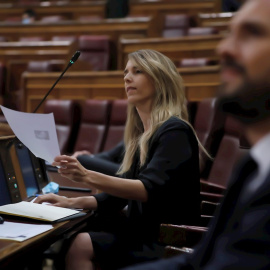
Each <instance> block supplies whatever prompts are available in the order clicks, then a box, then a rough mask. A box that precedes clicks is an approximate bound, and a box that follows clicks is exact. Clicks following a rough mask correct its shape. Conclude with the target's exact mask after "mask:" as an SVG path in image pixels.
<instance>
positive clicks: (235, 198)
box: [125, 159, 270, 270]
mask: <svg viewBox="0 0 270 270" xmlns="http://www.w3.org/2000/svg"><path fill="white" fill-rule="evenodd" d="M246 161H247V159H246V160H245V161H243V163H242V164H241V165H240V166H239V167H238V169H237V170H236V171H235V174H234V176H233V179H232V181H231V185H230V187H229V188H228V192H227V194H226V196H225V198H224V201H223V203H222V204H221V206H220V208H219V209H218V211H217V213H216V215H215V216H216V217H215V219H214V220H213V222H212V224H211V226H210V229H209V232H208V233H207V234H206V236H205V238H204V240H202V241H201V243H200V245H199V246H198V247H197V248H196V249H195V252H194V253H193V254H191V255H189V256H176V257H173V258H171V259H167V260H160V261H157V262H153V263H149V264H145V265H140V266H137V267H136V266H135V267H130V268H125V269H126V270H139V269H140V270H152V269H155V270H161V269H164V270H165V269H169V270H175V269H215V270H220V269H229V270H236V269H237V270H240V269H256V270H259V269H270V174H269V175H268V176H267V178H266V179H265V181H264V183H263V184H262V186H261V187H259V188H258V189H257V190H256V191H255V192H254V193H253V194H247V193H246V192H245V187H246V183H245V179H246V178H247V177H246V176H248V175H250V174H251V169H252V166H253V163H252V162H247V163H246ZM254 180H255V181H256V179H254Z"/></svg>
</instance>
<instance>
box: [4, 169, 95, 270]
mask: <svg viewBox="0 0 270 270" xmlns="http://www.w3.org/2000/svg"><path fill="white" fill-rule="evenodd" d="M49 177H51V178H53V180H54V181H56V182H58V183H60V184H61V185H66V186H67V185H68V186H76V187H86V186H83V185H82V184H77V183H73V182H71V181H69V180H67V179H63V178H61V176H60V175H58V174H57V173H54V172H50V173H49ZM66 181H67V182H66ZM59 194H60V195H64V196H68V197H78V196H87V195H90V194H89V193H88V194H86V193H85V192H78V191H77V192H73V191H68V192H67V191H60V193H59ZM90 216H91V212H89V213H87V215H85V216H83V217H80V218H77V219H73V220H69V221H64V222H61V223H57V224H53V227H54V228H53V229H52V230H50V231H48V232H45V233H43V234H40V235H37V236H36V237H33V238H30V239H29V240H26V241H23V242H15V241H7V240H0V269H1V270H5V269H6V270H7V269H21V267H22V266H23V265H24V264H26V263H29V261H31V260H33V258H35V256H38V255H40V254H42V253H43V252H44V251H45V250H46V249H47V248H49V247H50V245H51V244H53V243H54V242H55V241H57V240H59V239H61V238H63V237H66V236H70V235H72V234H74V233H76V232H78V231H79V230H80V229H82V228H83V227H84V226H85V225H86V220H87V219H88V218H89V217H90ZM8 221H11V222H24V221H19V220H18V219H17V218H15V217H10V218H9V219H8ZM27 223H32V224H36V223H38V222H35V221H32V220H31V221H29V222H28V221H27ZM39 224H40V223H39Z"/></svg>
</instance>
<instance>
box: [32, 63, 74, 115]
mask: <svg viewBox="0 0 270 270" xmlns="http://www.w3.org/2000/svg"><path fill="white" fill-rule="evenodd" d="M72 64H73V63H72V62H69V63H68V65H67V66H66V68H65V70H64V71H63V72H62V73H61V75H60V76H59V78H58V79H57V80H56V81H55V83H54V84H53V86H52V87H51V89H50V90H49V91H48V93H47V94H46V95H45V96H44V98H43V99H42V100H41V101H40V103H39V104H38V106H37V107H36V108H35V110H34V111H33V113H35V112H36V111H37V110H38V109H39V107H40V106H41V105H42V103H43V102H44V101H45V99H46V98H47V96H48V95H49V94H50V93H51V91H52V90H53V89H54V87H55V86H56V84H57V83H58V82H59V80H61V78H62V77H63V75H64V74H65V72H66V71H67V70H68V69H69V67H70V66H71V65H72Z"/></svg>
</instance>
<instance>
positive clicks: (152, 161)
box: [94, 117, 200, 243]
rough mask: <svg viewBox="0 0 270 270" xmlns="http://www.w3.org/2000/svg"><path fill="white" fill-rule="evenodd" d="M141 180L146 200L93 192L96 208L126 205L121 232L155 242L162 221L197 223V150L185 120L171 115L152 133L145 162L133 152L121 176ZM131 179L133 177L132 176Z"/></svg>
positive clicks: (111, 209) (103, 209) (106, 210)
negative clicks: (134, 155)
mask: <svg viewBox="0 0 270 270" xmlns="http://www.w3.org/2000/svg"><path fill="white" fill-rule="evenodd" d="M123 177H125V178H127V179H136V180H140V181H142V183H143V184H144V186H145V188H146V190H147V192H148V200H147V202H144V203H142V202H139V201H135V200H127V199H122V198H118V197H115V196H112V195H109V194H107V193H100V194H97V195H94V196H95V198H96V200H97V202H98V209H97V212H98V213H100V214H102V213H109V214H112V213H113V212H115V211H119V210H121V209H123V208H124V207H125V206H126V205H128V214H127V215H128V218H127V220H128V222H127V224H126V226H125V230H124V231H123V234H127V237H129V238H133V239H134V240H135V241H137V242H138V241H139V242H142V243H152V242H156V241H157V239H158V233H159V226H160V224H161V223H171V224H180V225H181V224H183V225H187V224H190V225H196V224H198V222H199V218H200V178H199V151H198V142H197V139H196V137H195V135H194V133H193V131H192V129H191V128H190V126H189V125H188V124H186V123H185V122H184V121H182V120H180V119H178V118H177V117H171V118H170V119H169V120H167V121H166V122H164V123H163V124H162V125H161V126H160V127H159V128H158V130H157V131H156V132H155V133H154V135H153V136H152V138H151V140H150V142H149V150H148V155H147V158H146V162H145V164H144V165H143V166H142V167H140V166H139V156H138V154H137V155H136V157H135V159H134V163H133V165H132V167H131V169H130V170H129V171H128V172H127V173H126V174H125V175H124V176H123ZM131 181H132V180H131Z"/></svg>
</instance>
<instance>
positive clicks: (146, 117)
mask: <svg viewBox="0 0 270 270" xmlns="http://www.w3.org/2000/svg"><path fill="white" fill-rule="evenodd" d="M136 109H137V112H138V114H139V116H140V118H141V120H142V123H143V128H144V132H145V131H147V130H148V129H149V127H150V118H151V109H150V108H147V107H145V108H142V107H136Z"/></svg>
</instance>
